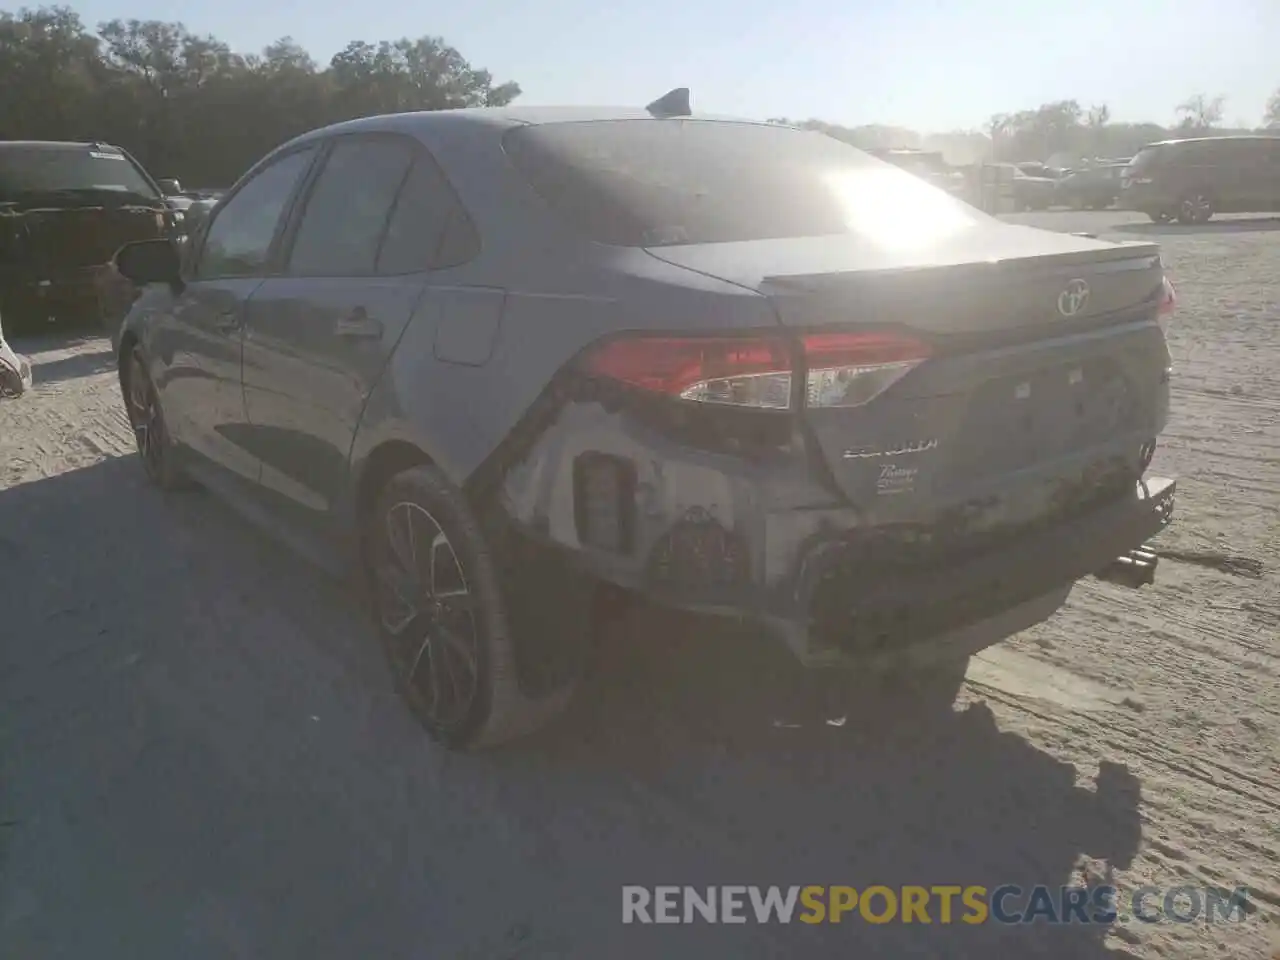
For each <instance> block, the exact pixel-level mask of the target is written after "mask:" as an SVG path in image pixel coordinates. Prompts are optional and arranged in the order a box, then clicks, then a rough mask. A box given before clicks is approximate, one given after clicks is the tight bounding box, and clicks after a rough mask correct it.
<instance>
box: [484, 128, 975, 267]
mask: <svg viewBox="0 0 1280 960" xmlns="http://www.w3.org/2000/svg"><path fill="white" fill-rule="evenodd" d="M504 145H505V148H506V151H507V154H508V156H509V157H510V158H511V161H512V163H513V164H514V165H515V166H516V168H517V169H518V170H519V171H520V173H521V174H522V175H523V176H524V177H525V178H526V179H527V180H528V182H529V184H530V185H531V186H532V187H533V188H534V190H535V191H537V193H538V194H539V195H541V196H542V198H543V199H544V200H545V201H546V202H547V203H548V204H549V205H550V206H551V208H552V209H553V210H554V211H555V212H556V213H558V214H559V215H560V216H561V217H563V218H564V219H565V220H567V221H568V222H570V223H571V224H572V225H573V226H575V227H576V228H577V230H579V231H580V232H582V233H583V234H584V235H586V236H587V237H589V238H590V239H592V240H596V241H598V242H601V243H608V244H614V245H618V246H627V247H661V246H674V245H678V244H695V243H725V242H732V241H743V240H769V239H781V238H792V237H813V236H830V235H834V234H848V233H859V234H871V235H875V236H877V237H878V238H881V239H884V238H890V239H892V237H894V236H898V237H902V236H906V235H908V234H911V233H912V232H914V236H916V237H923V236H930V235H937V234H938V233H939V232H940V231H942V230H947V231H950V230H954V229H956V228H959V227H963V226H968V225H970V224H972V223H974V222H976V221H977V220H978V219H980V218H983V216H984V215H983V214H980V213H979V212H978V211H977V210H975V209H974V208H972V207H969V206H967V205H965V204H964V203H961V202H960V201H958V200H956V199H954V198H953V197H951V196H950V195H949V194H948V193H946V192H945V191H943V190H941V189H939V188H937V187H934V186H932V185H930V184H928V183H926V182H925V181H923V180H921V179H920V178H919V177H916V176H913V175H912V174H910V173H908V172H906V171H905V170H901V169H899V168H897V167H895V166H893V165H892V164H889V163H884V162H882V161H879V160H876V159H874V158H872V157H871V156H869V155H868V154H865V153H863V152H862V151H860V150H856V149H854V148H853V147H850V146H848V145H847V144H844V143H841V142H840V141H839V140H835V139H834V138H831V137H828V136H825V135H824V134H820V133H816V132H811V131H801V130H794V129H791V128H788V127H782V126H770V125H764V124H750V123H732V122H718V121H708V120H595V121H589V122H582V123H557V124H543V125H536V126H527V127H521V128H518V129H516V130H513V131H511V132H510V133H508V134H507V135H506V138H505V140H504Z"/></svg>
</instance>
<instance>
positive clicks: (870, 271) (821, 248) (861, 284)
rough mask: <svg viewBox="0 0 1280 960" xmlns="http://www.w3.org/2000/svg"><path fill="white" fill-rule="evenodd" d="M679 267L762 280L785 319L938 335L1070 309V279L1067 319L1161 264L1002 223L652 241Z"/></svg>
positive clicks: (1093, 313) (1150, 290) (1109, 304)
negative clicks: (877, 234)
mask: <svg viewBox="0 0 1280 960" xmlns="http://www.w3.org/2000/svg"><path fill="white" fill-rule="evenodd" d="M649 252H650V253H651V254H652V255H653V256H655V257H658V258H659V259H662V260H665V261H667V262H669V263H672V264H675V265H677V266H681V267H685V268H687V269H690V270H694V271H696V272H698V273H704V274H708V275H710V276H714V277H718V278H720V279H722V280H728V281H730V282H732V283H737V284H740V285H742V286H745V287H749V288H751V289H753V290H757V291H759V292H760V293H762V294H764V295H765V296H767V297H769V299H770V300H772V301H773V303H774V305H775V307H776V308H777V311H778V315H779V319H781V321H782V322H783V324H784V325H786V326H789V327H806V328H807V327H825V326H847V325H854V326H858V325H864V324H893V325H903V326H907V327H910V328H912V329H914V330H917V331H920V332H924V333H929V334H941V335H953V334H973V333H989V332H1010V333H1012V332H1013V331H1017V330H1027V329H1029V328H1040V329H1042V330H1044V332H1045V335H1046V336H1051V335H1053V334H1055V333H1057V332H1058V331H1059V329H1060V327H1055V328H1054V329H1053V330H1052V331H1050V330H1049V328H1048V327H1047V326H1046V325H1051V324H1061V323H1062V322H1063V320H1064V319H1066V318H1065V317H1064V316H1063V314H1062V312H1061V311H1059V310H1058V298H1059V296H1060V295H1061V294H1062V292H1063V291H1064V289H1065V288H1066V286H1067V284H1069V283H1070V282H1071V281H1073V280H1076V279H1081V280H1084V281H1085V282H1086V283H1087V284H1088V286H1089V295H1088V298H1087V300H1086V302H1085V303H1084V304H1083V306H1082V307H1081V309H1080V310H1078V311H1077V312H1076V313H1075V314H1073V315H1072V317H1071V320H1072V321H1074V322H1077V323H1079V322H1083V321H1086V320H1090V319H1093V318H1097V317H1101V316H1105V315H1108V314H1113V313H1117V312H1119V311H1124V310H1126V309H1132V308H1134V307H1137V306H1139V305H1140V304H1142V303H1143V302H1144V301H1145V300H1147V299H1149V298H1151V297H1152V296H1154V295H1156V294H1157V293H1158V291H1159V289H1160V280H1161V277H1162V276H1163V271H1162V269H1161V266H1160V248H1159V247H1158V246H1157V245H1156V244H1153V243H1140V242H1134V243H1111V242H1108V241H1104V240H1096V239H1092V238H1089V237H1081V236H1076V235H1074V234H1059V233H1049V232H1047V231H1043V230H1037V229H1034V228H1031V227H1019V226H1013V225H1007V224H998V225H996V226H995V227H994V228H993V227H990V226H988V225H985V224H984V225H983V226H982V227H981V229H977V230H966V231H962V232H961V233H960V234H958V235H956V236H954V237H953V238H950V239H949V240H948V241H946V242H943V243H940V244H936V245H933V246H930V247H927V248H923V249H919V250H911V249H905V250H904V249H897V250H895V249H893V248H892V247H890V246H883V245H877V244H874V243H872V242H869V241H868V240H865V239H862V238H859V237H857V236H853V235H850V236H847V237H846V236H841V237H806V238H802V239H796V240H761V241H752V242H747V243H720V244H704V245H700V246H686V247H657V248H650V249H649Z"/></svg>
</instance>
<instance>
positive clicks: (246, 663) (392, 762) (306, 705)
mask: <svg viewBox="0 0 1280 960" xmlns="http://www.w3.org/2000/svg"><path fill="white" fill-rule="evenodd" d="M1019 219H1022V220H1025V221H1028V222H1035V223H1038V224H1041V225H1046V226H1050V227H1052V228H1053V229H1062V230H1092V231H1095V232H1101V233H1103V234H1104V235H1114V236H1116V237H1117V238H1137V237H1151V236H1153V235H1155V236H1157V237H1158V239H1159V240H1160V242H1161V243H1162V244H1163V247H1164V250H1165V253H1166V261H1167V263H1168V267H1169V271H1170V274H1171V276H1172V277H1173V279H1174V282H1175V283H1176V284H1177V288H1178V292H1179V294H1180V297H1181V303H1180V309H1179V312H1178V314H1177V315H1176V318H1175V320H1174V322H1173V324H1172V326H1171V328H1170V330H1169V334H1170V339H1171V350H1172V353H1173V357H1174V362H1175V379H1174V387H1173V393H1174V397H1173V404H1174V405H1173V416H1172V422H1171V425H1170V427H1169V429H1168V431H1167V433H1166V434H1165V436H1164V438H1163V444H1162V446H1161V448H1160V450H1159V452H1158V454H1157V457H1156V461H1155V465H1154V470H1155V471H1156V472H1159V473H1164V474H1167V475H1173V476H1176V477H1178V479H1179V485H1180V500H1179V504H1178V514H1177V517H1176V520H1175V523H1174V525H1173V526H1172V527H1171V528H1170V529H1169V530H1168V531H1167V532H1166V533H1165V534H1164V535H1163V536H1162V538H1161V540H1160V548H1161V551H1162V553H1163V554H1164V556H1165V557H1166V560H1165V561H1164V562H1163V563H1162V564H1161V566H1160V571H1159V580H1158V583H1157V584H1156V586H1154V587H1150V588H1146V589H1144V590H1141V591H1128V590H1124V589H1121V588H1119V587H1115V586H1112V585H1108V584H1103V583H1098V582H1093V581H1089V582H1085V583H1082V584H1081V585H1080V586H1078V587H1077V589H1076V590H1075V592H1074V593H1073V594H1072V597H1071V599H1070V600H1069V602H1068V605H1067V607H1066V608H1065V609H1064V610H1063V611H1062V612H1061V613H1059V614H1058V615H1057V616H1056V617H1055V618H1054V619H1053V620H1051V621H1050V622H1049V623H1047V624H1045V625H1043V626H1041V627H1039V628H1036V629H1034V630H1031V631H1029V632H1027V633H1025V634H1022V635H1020V636H1018V637H1016V638H1014V639H1012V640H1011V641H1009V642H1007V643H1005V644H1002V645H1000V646H999V647H997V648H994V649H993V650H991V651H989V652H988V653H986V654H984V655H983V656H982V658H981V659H980V660H979V661H977V662H975V664H974V666H973V668H972V670H971V671H970V675H969V682H968V683H967V685H966V689H965V691H964V693H963V695H962V698H961V700H960V701H959V702H958V703H957V707H956V711H957V712H956V714H955V716H954V717H953V718H952V720H951V721H950V722H947V723H945V724H940V725H930V724H928V723H926V722H923V721H920V720H919V719H918V718H914V717H912V716H911V715H910V709H909V705H904V707H903V714H902V716H900V717H884V718H881V720H880V722H879V723H878V724H876V725H875V726H874V727H870V726H868V725H866V724H850V725H846V726H845V727H843V728H835V727H820V728H817V729H803V728H801V729H792V728H786V727H778V726H776V725H775V723H774V722H773V721H774V719H775V718H773V717H771V716H770V715H769V713H768V711H765V710H764V709H763V708H762V707H761V706H760V704H761V703H762V702H763V701H762V700H761V699H760V698H758V697H757V696H756V693H755V692H753V691H758V690H759V689H760V685H761V684H766V685H767V683H768V679H769V678H768V677H767V676H766V677H761V676H760V675H759V674H758V673H757V672H753V671H751V670H750V669H748V668H747V667H746V666H745V665H743V661H744V660H747V659H749V658H744V657H740V656H739V655H738V654H737V652H736V650H737V645H738V644H740V643H742V642H743V641H742V638H741V637H740V636H738V635H735V634H734V633H732V632H731V631H727V630H716V629H712V628H710V627H708V626H707V625H706V624H703V623H695V622H691V621H685V620H680V619H678V618H672V617H669V616H663V615H659V614H657V613H653V612H646V613H641V614H638V615H637V616H636V617H634V618H633V619H632V620H631V621H630V622H629V623H627V624H625V625H624V626H623V628H622V629H621V630H620V635H619V636H618V637H615V638H614V642H613V643H612V644H611V647H610V655H609V656H608V657H606V658H605V662H604V664H603V665H602V667H601V671H600V674H599V675H598V676H597V677H596V678H595V679H594V680H593V682H592V683H591V684H590V686H589V687H587V688H586V689H585V690H584V691H583V694H582V696H581V697H580V698H579V700H578V701H577V702H576V704H575V705H574V707H573V708H572V710H571V711H570V713H569V715H568V716H567V717H566V718H565V719H564V720H563V722H561V723H558V724H557V725H556V726H555V727H554V728H553V729H551V730H550V731H548V732H547V733H546V734H545V735H542V736H540V737H538V738H536V739H535V740H533V741H531V742H529V743H525V744H521V745H518V746H517V747H515V748H510V749H506V750H503V751H500V752H496V753H491V754H486V755H483V756H474V757H458V756H449V755H445V754H444V753H442V752H440V751H438V750H436V749H434V748H432V747H431V746H430V745H429V743H428V742H427V741H426V740H425V738H424V737H423V736H422V735H421V734H420V733H419V731H418V729H417V728H416V727H415V725H414V723H413V721H412V720H411V719H410V717H409V715H408V713H407V711H406V710H405V709H404V708H403V707H402V705H401V704H400V702H399V701H398V700H397V699H396V697H395V696H394V694H393V693H392V691H391V682H390V680H389V677H388V675H387V673H386V670H385V668H384V667H383V665H382V662H381V659H380V656H379V654H378V652H377V648H376V644H375V642H374V639H373V637H372V634H371V631H370V628H369V626H368V625H367V624H366V623H365V622H364V620H363V619H362V618H361V616H360V614H359V613H358V611H357V610H356V609H355V608H354V607H353V606H352V605H351V604H350V603H349V602H348V601H347V600H346V599H344V598H343V596H342V595H341V594H340V593H339V592H338V591H337V590H335V589H334V587H333V585H332V584H331V583H330V582H328V581H326V580H325V579H324V577H323V575H321V574H319V573H316V572H313V571H312V570H310V569H309V568H307V567H305V566H304V565H302V564H301V563H299V562H297V561H295V560H294V559H293V558H292V557H291V556H290V555H288V554H287V553H285V552H284V551H283V550H282V549H280V548H278V547H276V546H275V545H273V544H272V543H269V542H268V541H266V540H265V539H263V538H262V537H261V536H260V535H259V534H257V533H256V532H255V531H253V530H251V529H249V528H247V527H246V526H244V525H243V524H241V523H240V522H239V521H238V520H237V519H236V518H235V516H234V515H233V514H231V513H230V512H229V511H228V510H227V509H226V508H224V507H223V506H222V505H221V504H219V503H218V502H217V501H215V500H213V499H212V498H210V497H208V496H207V495H202V494H199V493H195V494H187V495H180V496H173V497H164V496H161V495H159V494H158V493H156V492H155V491H153V490H152V489H150V488H149V487H148V486H147V485H146V483H145V481H144V479H143V475H142V472H141V468H140V467H139V465H138V464H137V462H136V460H135V458H134V457H133V456H132V446H131V438H130V435H129V431H128V429H127V426H126V423H125V420H124V418H123V414H122V410H121V405H120V402H119V399H118V393H117V388H116V385H115V380H114V372H113V364H112V361H111V357H110V355H109V351H108V348H107V345H106V343H105V342H104V341H102V340H98V339H87V340H74V341H73V340H68V339H66V338H63V339H61V340H57V341H55V340H52V339H48V340H44V341H26V342H20V343H18V344H17V347H18V349H20V350H22V351H23V352H25V353H27V354H28V355H29V356H30V358H31V360H32V361H33V363H34V365H35V379H36V387H35V389H34V391H33V392H32V393H31V394H30V395H28V396H27V397H24V398H23V399H21V400H16V401H8V402H0V611H3V617H4V618H3V621H0V778H2V779H0V871H2V873H3V875H2V877H0V955H3V956H4V957H12V958H15V960H28V958H30V960H54V958H57V960H61V958H67V960H82V958H84V957H90V956H92V957H106V958H117V957H119V958H130V960H150V958H166V960H167V958H175V957H181V958H184V960H203V958H232V957H234V958H253V960H257V958H272V960H274V958H292V957H308V958H330V957H332V958H365V957H368V958H374V957H376V958H378V960H398V958H426V957H431V958H436V957H442V958H443V957H448V958H462V957H466V958H521V960H527V958H535V957H537V958H551V957H583V958H592V960H596V958H606V957H607V958H610V960H614V958H628V957H637V958H640V957H645V958H648V957H653V956H663V957H683V956H688V957H699V958H701V957H710V956H734V957H742V958H746V957H782V956H796V955H802V956H813V957H818V956H840V957H850V956H860V957H870V956H876V957H878V956H884V957H894V958H898V957H908V956H919V957H932V956H946V957H994V956H1004V955H1007V956H1010V957H1016V956H1022V957H1050V958H1090V957H1098V958H1102V957H1107V956H1112V957H1143V958H1152V957H1178V958H1197V957H1206V958H1207V957H1215V958H1217V957H1232V958H1236V957H1240V958H1248V957H1264V956H1269V955H1270V954H1269V952H1268V944H1269V943H1273V942H1274V943H1280V939H1276V938H1275V932H1276V931H1277V930H1278V929H1280V684H1278V683H1277V680H1278V678H1280V520H1278V519H1277V515H1278V513H1277V512H1278V510H1280V374H1278V371H1280V340H1278V336H1280V334H1278V332H1277V331H1280V221H1278V220H1233V221H1225V222H1221V223H1216V222H1215V223H1211V224H1208V225H1206V226H1202V227H1196V228H1189V229H1188V228H1182V227H1177V226H1173V227H1157V226H1155V225H1153V224H1147V223H1141V224H1139V223H1136V222H1135V217H1134V216H1133V215H1130V214H1124V213H1115V212H1109V213H1099V214H1064V213H1056V214H1037V215H1026V216H1024V217H1020V218H1019ZM1108 877H1110V878H1111V879H1112V881H1113V882H1114V883H1116V884H1117V885H1119V886H1120V887H1121V888H1122V889H1125V890H1132V889H1134V888H1137V887H1140V886H1142V885H1145V884H1151V885H1156V886H1160V887H1173V886H1184V885H1200V886H1205V885H1208V886H1223V887H1229V888H1230V887H1236V886H1241V885H1247V886H1248V887H1250V888H1251V891H1252V892H1251V909H1250V914H1249V915H1248V916H1247V917H1246V918H1245V919H1244V920H1243V921H1241V922H1238V923H1222V922H1219V923H1215V924H1207V923H1205V922H1204V921H1203V920H1198V921H1196V922H1192V923H1185V924H1181V923H1175V922H1172V921H1169V920H1162V921H1161V922H1157V923H1152V924H1145V923H1138V922H1134V921H1132V920H1126V919H1125V918H1122V919H1121V920H1120V921H1118V922H1117V923H1115V924H1113V925H1110V926H1101V925H1080V924H1073V925H1067V926H1043V925H1033V926H1016V927H1008V926H1005V927H1002V926H998V925H995V924H987V925H983V926H979V927H965V926H963V925H952V926H946V925H941V924H939V923H937V922H935V923H934V924H932V925H929V926H924V925H919V924H915V925H909V926H903V925H888V926H872V925H868V924H866V923H864V922H862V921H860V920H857V919H854V920H846V922H844V923H843V924H841V925H838V926H835V925H823V926H817V927H806V926H804V925H802V924H793V925H791V926H787V927H782V926H776V925H775V926H759V925H756V924H754V923H751V924H747V925H743V926H710V925H707V924H696V925H691V926H662V927H658V926H650V927H636V926H623V925H622V924H621V922H620V918H621V885H623V884H660V883H665V884H761V885H768V884H781V885H789V884H849V885H852V886H855V887H865V886H867V885H870V884H877V883H878V884H886V885H889V886H897V885H900V884H923V885H932V884H945V883H952V884H961V885H967V884H985V885H987V886H988V887H996V886H999V885H1001V884H1004V883H1014V884H1020V885H1022V886H1024V887H1029V886H1031V885H1033V884H1036V883H1044V884H1049V885H1054V886H1056V885H1059V884H1068V883H1080V882H1098V881H1099V880H1100V879H1105V878H1108ZM1152 902H1153V903H1154V904H1157V905H1158V903H1159V899H1158V898H1157V899H1155V900H1154V901H1152ZM1125 905H1126V904H1125V901H1123V900H1122V901H1121V912H1122V913H1123V912H1124V907H1125Z"/></svg>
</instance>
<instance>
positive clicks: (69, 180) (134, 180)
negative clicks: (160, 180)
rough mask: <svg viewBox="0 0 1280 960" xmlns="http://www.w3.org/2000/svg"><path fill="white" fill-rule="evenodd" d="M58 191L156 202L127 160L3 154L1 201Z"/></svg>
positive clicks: (62, 150)
mask: <svg viewBox="0 0 1280 960" xmlns="http://www.w3.org/2000/svg"><path fill="white" fill-rule="evenodd" d="M59 190H102V191H112V192H118V193H132V194H138V195H140V196H143V197H146V198H148V199H155V198H156V191H155V188H154V187H152V186H151V184H149V183H148V182H147V179H146V177H145V176H144V175H143V174H142V172H141V171H140V170H138V168H137V166H136V165H135V164H134V163H133V161H132V160H130V159H129V158H128V157H127V156H125V155H124V154H122V153H118V152H111V151H98V150H92V149H90V148H89V147H85V148H84V149H82V150H77V149H69V148H67V147H52V148H50V147H35V148H32V149H10V150H0V199H10V200H11V199H15V198H17V197H20V196H22V195H23V194H31V193H48V192H54V191H59Z"/></svg>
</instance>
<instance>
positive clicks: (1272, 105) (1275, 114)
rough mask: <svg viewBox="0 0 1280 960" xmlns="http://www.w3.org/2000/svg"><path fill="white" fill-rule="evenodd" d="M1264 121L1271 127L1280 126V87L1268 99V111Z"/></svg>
mask: <svg viewBox="0 0 1280 960" xmlns="http://www.w3.org/2000/svg"><path fill="white" fill-rule="evenodd" d="M1262 122H1263V123H1264V124H1265V125H1266V126H1267V127H1270V128H1275V127H1280V89H1277V90H1276V92H1275V93H1273V94H1272V95H1271V97H1270V99H1268V100H1267V112H1266V114H1265V115H1264V116H1263V118H1262Z"/></svg>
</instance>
